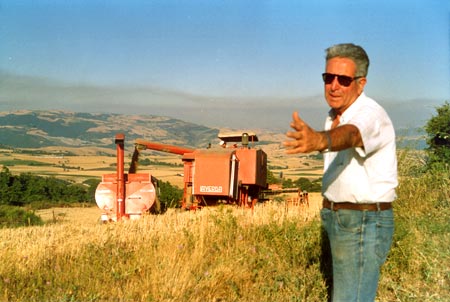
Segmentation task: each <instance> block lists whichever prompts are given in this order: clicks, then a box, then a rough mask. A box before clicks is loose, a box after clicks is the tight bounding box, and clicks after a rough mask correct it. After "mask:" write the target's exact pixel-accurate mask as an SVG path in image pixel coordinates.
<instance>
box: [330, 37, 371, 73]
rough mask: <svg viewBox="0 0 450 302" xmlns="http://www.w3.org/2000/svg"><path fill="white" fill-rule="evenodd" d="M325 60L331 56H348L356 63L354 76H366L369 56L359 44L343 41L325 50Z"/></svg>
mask: <svg viewBox="0 0 450 302" xmlns="http://www.w3.org/2000/svg"><path fill="white" fill-rule="evenodd" d="M325 51H326V60H327V61H328V60H330V59H332V58H336V57H340V58H349V59H350V60H352V61H353V62H355V65H356V74H355V77H366V76H367V72H368V70H369V57H368V56H367V53H366V51H365V50H364V49H363V48H362V47H361V46H359V45H355V44H351V43H344V44H337V45H333V46H331V47H329V48H327V49H326V50H325Z"/></svg>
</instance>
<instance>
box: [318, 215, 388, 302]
mask: <svg viewBox="0 0 450 302" xmlns="http://www.w3.org/2000/svg"><path fill="white" fill-rule="evenodd" d="M320 215H321V218H322V225H323V227H324V229H325V231H326V233H327V235H328V239H329V241H330V248H331V255H332V263H333V289H332V297H333V298H332V301H333V302H370V301H374V300H375V296H376V293H377V287H378V279H379V276H380V268H381V265H382V264H383V263H384V262H385V261H386V257H387V254H388V252H389V249H390V247H391V243H392V236H393V233H394V215H393V211H392V209H390V210H385V211H354V210H338V211H332V210H330V209H325V208H323V209H322V210H321V212H320Z"/></svg>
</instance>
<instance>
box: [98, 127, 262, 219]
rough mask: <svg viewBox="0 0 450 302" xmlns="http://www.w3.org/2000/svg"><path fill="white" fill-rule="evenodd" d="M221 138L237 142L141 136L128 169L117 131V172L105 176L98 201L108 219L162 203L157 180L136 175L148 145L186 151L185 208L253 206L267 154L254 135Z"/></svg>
mask: <svg viewBox="0 0 450 302" xmlns="http://www.w3.org/2000/svg"><path fill="white" fill-rule="evenodd" d="M219 138H220V139H221V140H222V142H224V143H227V144H228V143H235V144H234V145H233V146H232V147H229V148H220V149H198V150H194V149H190V148H183V147H177V146H172V145H166V144H159V143H154V142H149V141H145V140H141V139H138V140H136V142H135V153H134V154H133V159H132V163H131V165H130V171H129V173H128V174H125V173H124V172H123V170H124V168H123V166H124V163H123V140H124V136H123V134H119V135H117V136H116V144H117V149H118V152H117V156H118V160H117V173H116V174H107V175H104V176H103V179H102V182H101V183H100V184H99V186H98V188H97V191H96V201H97V204H98V206H99V207H100V208H101V209H103V210H104V211H105V214H104V219H108V220H120V219H121V218H122V217H130V218H133V217H135V216H140V215H141V214H142V213H144V212H146V211H148V210H150V209H152V208H158V207H159V201H158V196H157V194H156V187H157V182H156V181H155V180H152V177H151V175H150V174H136V167H137V159H138V154H139V152H140V151H141V150H145V149H150V150H156V151H162V152H169V153H174V154H179V155H182V161H183V163H184V188H183V190H184V194H183V200H182V201H181V205H182V208H184V209H196V208H198V207H201V206H208V205H216V204H219V203H226V204H236V205H240V206H245V207H251V208H253V206H254V205H255V203H256V202H257V201H258V199H259V195H260V193H261V191H262V190H263V189H265V188H266V187H267V183H266V179H267V155H266V153H265V152H264V151H262V150H259V149H254V148H251V147H250V146H249V144H250V143H254V142H257V141H258V138H257V137H256V135H255V134H252V133H242V134H239V135H237V134H228V135H219ZM238 142H240V143H241V146H238V145H237V143H238ZM224 145H225V144H224Z"/></svg>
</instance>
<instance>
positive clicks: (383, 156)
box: [322, 93, 398, 203]
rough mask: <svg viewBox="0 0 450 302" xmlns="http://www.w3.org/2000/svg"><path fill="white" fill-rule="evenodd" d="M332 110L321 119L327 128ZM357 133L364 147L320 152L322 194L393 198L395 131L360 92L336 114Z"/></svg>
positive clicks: (344, 198) (340, 198)
mask: <svg viewBox="0 0 450 302" xmlns="http://www.w3.org/2000/svg"><path fill="white" fill-rule="evenodd" d="M331 123H332V113H331V111H330V116H328V118H327V120H326V122H325V130H329V129H330V128H331ZM344 124H352V125H354V126H356V127H357V128H358V129H359V132H360V133H361V137H362V141H363V144H364V148H359V147H358V148H349V149H346V150H342V151H338V152H328V153H324V155H323V156H324V175H323V180H322V194H323V196H324V197H326V198H328V199H329V200H330V201H334V202H353V203H374V202H392V201H393V200H394V199H395V198H396V194H395V188H396V187H397V185H398V181H397V156H396V147H395V131H394V127H393V125H392V122H391V120H390V118H389V116H388V115H387V113H386V111H385V110H384V109H383V108H382V107H381V106H380V105H379V104H378V103H377V102H375V101H374V100H373V99H371V98H368V97H367V96H366V95H365V94H364V93H362V94H361V95H360V96H359V97H358V98H357V99H356V101H355V102H354V103H353V104H352V105H351V106H350V107H349V108H347V110H345V112H344V113H343V114H342V115H341V117H340V123H339V125H344Z"/></svg>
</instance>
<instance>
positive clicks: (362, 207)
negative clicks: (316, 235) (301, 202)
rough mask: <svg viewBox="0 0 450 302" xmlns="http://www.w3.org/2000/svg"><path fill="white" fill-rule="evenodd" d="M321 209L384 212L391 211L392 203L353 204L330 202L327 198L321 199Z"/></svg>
mask: <svg viewBox="0 0 450 302" xmlns="http://www.w3.org/2000/svg"><path fill="white" fill-rule="evenodd" d="M322 205H323V207H324V208H326V209H331V210H333V211H337V210H355V211H384V210H389V209H392V202H376V203H353V202H332V201H329V200H328V199H327V198H324V199H323V203H322Z"/></svg>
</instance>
